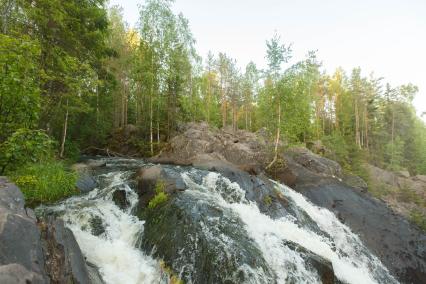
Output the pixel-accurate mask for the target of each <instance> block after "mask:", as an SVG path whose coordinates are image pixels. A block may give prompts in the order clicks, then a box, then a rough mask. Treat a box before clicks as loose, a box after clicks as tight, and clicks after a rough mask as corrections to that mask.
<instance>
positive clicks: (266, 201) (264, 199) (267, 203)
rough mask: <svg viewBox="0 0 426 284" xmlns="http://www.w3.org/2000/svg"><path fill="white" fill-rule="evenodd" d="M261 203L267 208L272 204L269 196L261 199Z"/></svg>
mask: <svg viewBox="0 0 426 284" xmlns="http://www.w3.org/2000/svg"><path fill="white" fill-rule="evenodd" d="M263 203H265V204H266V205H267V206H269V205H271V204H272V198H271V197H270V196H269V195H266V196H265V197H264V198H263Z"/></svg>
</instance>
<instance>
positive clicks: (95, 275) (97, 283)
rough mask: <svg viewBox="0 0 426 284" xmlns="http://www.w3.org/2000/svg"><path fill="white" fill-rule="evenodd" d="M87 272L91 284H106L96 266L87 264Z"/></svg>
mask: <svg viewBox="0 0 426 284" xmlns="http://www.w3.org/2000/svg"><path fill="white" fill-rule="evenodd" d="M87 271H88V274H89V280H90V282H89V283H90V284H105V282H104V281H103V279H102V276H101V274H100V272H99V268H98V267H96V265H94V264H92V263H90V262H87Z"/></svg>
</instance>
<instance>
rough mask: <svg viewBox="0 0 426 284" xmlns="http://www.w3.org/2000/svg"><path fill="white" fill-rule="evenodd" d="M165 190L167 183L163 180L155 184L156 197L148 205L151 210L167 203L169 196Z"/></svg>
mask: <svg viewBox="0 0 426 284" xmlns="http://www.w3.org/2000/svg"><path fill="white" fill-rule="evenodd" d="M165 189H166V185H165V183H164V182H163V181H161V180H159V181H157V183H156V184H155V196H154V197H153V198H152V199H151V200H150V201H149V203H148V208H149V209H154V208H155V207H157V206H158V205H161V204H163V203H165V202H166V201H167V199H168V198H169V196H168V194H167V193H166V192H165Z"/></svg>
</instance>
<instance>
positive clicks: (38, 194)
mask: <svg viewBox="0 0 426 284" xmlns="http://www.w3.org/2000/svg"><path fill="white" fill-rule="evenodd" d="M12 180H13V181H14V182H15V183H16V185H17V186H19V187H20V189H21V190H22V193H23V194H24V197H25V202H26V205H27V206H30V207H35V206H37V205H39V204H41V203H52V202H56V201H58V200H61V199H63V198H66V197H69V196H71V195H73V194H76V193H77V189H76V187H75V183H76V181H77V175H76V174H75V173H71V172H67V171H66V170H65V167H64V165H63V164H62V163H60V162H44V163H38V164H30V165H27V166H25V167H23V168H20V169H19V170H18V171H16V172H14V173H13V176H12Z"/></svg>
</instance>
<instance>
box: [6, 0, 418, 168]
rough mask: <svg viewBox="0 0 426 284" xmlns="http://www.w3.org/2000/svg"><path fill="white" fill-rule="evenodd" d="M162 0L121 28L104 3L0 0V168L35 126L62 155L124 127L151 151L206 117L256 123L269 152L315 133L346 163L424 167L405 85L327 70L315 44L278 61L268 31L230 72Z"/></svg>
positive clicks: (232, 125) (115, 12) (283, 53)
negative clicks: (262, 44)
mask: <svg viewBox="0 0 426 284" xmlns="http://www.w3.org/2000/svg"><path fill="white" fill-rule="evenodd" d="M172 4H173V1H171V0H147V1H145V2H144V5H141V6H140V18H139V23H138V25H137V26H136V27H134V28H130V27H129V26H128V25H127V24H126V22H125V19H123V11H122V9H121V8H120V7H118V6H114V7H110V8H108V7H107V3H106V1H105V0H91V1H89V0H0V16H1V19H0V31H1V33H0V72H1V76H0V148H2V149H3V150H2V153H3V154H2V153H0V166H2V169H3V170H2V169H0V170H2V171H3V172H4V171H6V169H7V167H11V166H10V165H12V164H13V163H18V162H17V161H20V160H21V159H25V157H17V156H16V151H15V150H16V149H17V148H16V147H17V146H16V143H18V142H17V141H21V142H22V143H24V144H25V143H27V144H28V145H26V146H25V145H20V148H19V149H32V148H31V147H34V145H35V144H37V143H36V142H34V143H33V141H32V140H31V139H29V138H28V137H32V136H34V133H35V132H37V135H38V136H37V137H41V136H43V135H46V137H48V138H49V139H51V140H52V145H53V146H52V148H54V149H56V154H57V156H59V157H61V158H69V157H72V156H73V155H74V156H75V155H78V154H79V152H80V151H82V150H84V149H86V148H87V147H89V146H96V145H104V144H105V143H107V142H106V141H107V138H108V137H109V135H110V134H111V132H112V131H113V130H114V129H119V128H125V127H127V125H129V124H131V125H135V126H137V127H138V129H139V131H140V137H141V143H142V144H143V147H145V148H144V149H145V153H146V154H147V155H153V154H155V153H156V152H157V151H158V150H159V148H160V147H161V145H162V143H164V142H167V141H168V140H169V139H170V138H171V137H172V136H173V135H174V133H175V131H176V130H177V129H178V126H179V124H180V123H184V122H190V121H194V122H196V121H206V122H208V123H209V124H210V125H212V126H215V127H226V128H229V129H231V130H232V131H237V130H238V129H245V130H248V131H258V130H259V129H264V130H265V131H266V133H268V134H269V135H270V137H271V139H272V140H273V141H274V146H275V147H274V149H273V151H275V153H278V152H279V150H280V147H283V146H284V147H285V146H291V145H298V144H304V143H307V142H311V141H316V140H321V141H322V142H323V143H324V144H325V145H326V146H327V147H328V148H329V149H331V150H332V151H333V155H334V158H335V159H336V160H338V161H339V162H340V163H342V164H343V166H344V167H345V168H346V169H347V170H350V171H356V170H357V169H358V166H359V165H360V163H362V162H363V161H369V162H371V163H373V164H376V165H378V166H380V167H383V168H389V169H392V170H400V169H403V168H405V169H408V170H409V171H410V172H411V173H413V174H426V127H425V124H424V122H423V121H422V120H421V119H420V118H419V117H417V115H416V113H415V109H414V106H413V98H414V96H415V95H416V93H417V92H418V89H417V87H416V86H414V85H412V84H406V85H402V86H391V85H390V84H387V83H385V82H383V79H382V78H380V77H375V76H374V75H373V74H371V75H368V76H365V75H363V73H362V72H361V69H360V68H355V69H353V70H352V71H351V72H350V73H346V72H345V71H343V70H342V69H337V70H336V71H335V72H334V73H332V74H327V73H325V72H324V71H323V69H322V66H321V62H320V61H319V60H318V59H317V57H316V54H315V52H309V53H308V54H307V56H306V58H305V59H304V60H301V61H299V62H296V63H291V64H290V63H289V62H291V60H290V59H291V58H292V46H291V45H285V44H283V43H282V40H281V38H280V37H279V36H277V35H275V36H274V37H273V38H271V39H270V40H268V41H267V42H266V52H265V58H266V61H267V63H268V65H267V68H265V69H264V70H262V69H260V68H258V67H257V66H256V65H255V64H254V63H253V62H250V63H249V64H248V65H247V66H246V67H245V68H243V69H241V68H240V67H239V65H238V63H237V61H236V60H235V59H233V58H231V57H230V56H228V55H227V54H226V53H218V54H213V53H209V54H208V55H207V57H206V58H205V59H203V58H202V57H201V56H200V55H198V54H197V51H196V50H195V39H194V37H193V35H192V33H191V30H190V28H189V23H188V20H187V19H186V18H185V17H184V16H183V15H182V14H176V13H174V12H173V10H172ZM34 131H35V132H34ZM24 134H25V135H26V136H25V137H27V139H19V138H22V135H24ZM40 135H41V136H40ZM39 140H40V139H39ZM31 143H32V144H31ZM37 145H38V144H37ZM13 149H15V150H13ZM28 152H32V153H33V152H34V151H28ZM34 153H35V152H34ZM31 155H33V154H31ZM31 155H29V156H31ZM276 158H277V155H276V156H275V159H274V160H273V161H271V164H273V163H274V162H275V160H276ZM36 159H37V157H33V160H36Z"/></svg>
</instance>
